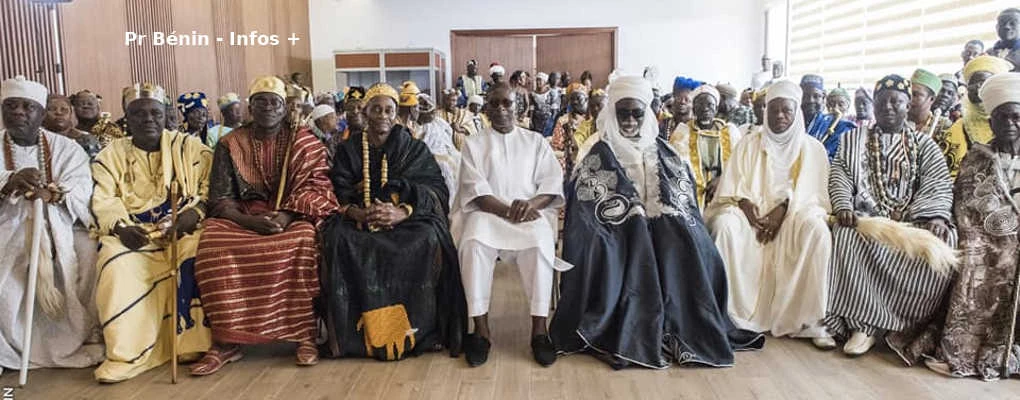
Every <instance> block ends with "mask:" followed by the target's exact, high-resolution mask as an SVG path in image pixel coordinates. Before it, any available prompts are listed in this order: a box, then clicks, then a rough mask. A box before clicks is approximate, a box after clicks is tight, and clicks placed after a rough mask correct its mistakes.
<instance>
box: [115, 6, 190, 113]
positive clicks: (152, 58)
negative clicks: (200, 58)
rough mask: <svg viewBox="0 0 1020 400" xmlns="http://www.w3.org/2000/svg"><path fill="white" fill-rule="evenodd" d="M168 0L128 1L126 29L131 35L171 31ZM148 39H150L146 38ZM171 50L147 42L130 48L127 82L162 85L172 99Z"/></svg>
mask: <svg viewBox="0 0 1020 400" xmlns="http://www.w3.org/2000/svg"><path fill="white" fill-rule="evenodd" d="M172 14H173V12H172V11H171V9H170V0H129V1H128V2H127V15H128V18H127V28H128V30H131V31H134V32H139V33H141V32H164V33H170V32H173V31H175V29H174V25H173V15H172ZM150 39H151V37H150ZM175 53H176V52H175V47H173V46H167V45H161V46H155V45H153V41H151V40H148V41H145V42H144V43H142V44H141V45H140V46H130V47H129V48H128V54H129V56H130V60H131V80H132V81H134V82H152V83H155V84H157V85H160V86H162V87H163V88H164V89H166V91H167V95H168V96H170V97H171V98H176V94H177V93H179V92H180V91H179V90H178V88H177V67H176V66H177V62H176V54H175Z"/></svg>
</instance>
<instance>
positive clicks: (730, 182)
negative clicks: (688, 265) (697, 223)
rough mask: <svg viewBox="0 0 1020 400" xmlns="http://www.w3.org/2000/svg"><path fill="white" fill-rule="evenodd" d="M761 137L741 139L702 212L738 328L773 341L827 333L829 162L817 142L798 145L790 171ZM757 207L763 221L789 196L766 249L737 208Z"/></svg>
mask: <svg viewBox="0 0 1020 400" xmlns="http://www.w3.org/2000/svg"><path fill="white" fill-rule="evenodd" d="M763 135H765V133H764V132H762V131H758V132H755V133H752V134H750V135H748V136H747V137H745V138H744V140H742V141H741V142H740V143H739V144H738V145H737V147H736V149H734V152H733V154H732V156H731V158H730V160H729V162H728V163H727V165H726V168H725V169H724V171H723V175H722V176H721V181H720V182H719V188H718V190H717V192H716V199H715V200H714V201H713V202H712V204H711V205H710V206H709V207H708V208H707V209H706V211H705V217H706V218H705V219H706V220H708V221H709V229H710V230H711V232H712V235H713V237H714V239H715V243H716V246H717V247H718V248H719V253H720V254H721V255H722V258H723V261H724V263H725V264H726V274H727V277H728V279H729V313H730V316H731V317H732V318H733V321H734V322H735V323H736V325H737V326H738V327H740V328H742V329H748V330H753V331H757V332H765V331H771V332H772V335H773V336H785V335H792V336H798V337H820V336H825V331H824V329H823V328H822V327H821V325H820V322H821V320H822V319H823V318H824V317H825V310H826V299H827V296H828V276H827V271H828V265H829V258H830V256H831V253H832V238H831V236H830V233H829V228H828V225H827V223H826V219H827V217H828V214H829V212H830V209H831V206H830V203H829V192H828V170H829V162H828V158H827V153H826V151H825V148H824V147H823V146H822V145H821V143H819V142H818V141H815V140H800V143H801V144H800V146H799V152H800V155H799V157H798V159H797V160H796V161H794V162H793V164H792V165H791V166H789V167H786V168H784V167H782V166H779V165H776V164H773V163H770V162H769V160H767V157H766V153H765V146H764V143H763V141H764V140H765V139H764V137H763ZM740 199H747V200H750V201H751V202H752V203H753V204H754V205H756V206H757V207H758V214H759V216H765V215H766V214H767V213H768V212H769V211H771V210H772V209H773V208H775V207H776V206H777V205H779V204H780V203H782V202H783V200H785V199H789V200H790V203H789V206H788V208H787V213H786V219H785V220H784V222H783V225H782V227H781V228H780V229H779V232H778V234H777V235H776V238H775V239H774V240H773V241H772V242H770V243H768V244H765V245H762V244H761V243H759V242H758V240H757V239H756V236H755V230H754V229H753V228H751V225H750V223H749V222H748V220H747V217H746V216H745V215H744V213H743V212H742V211H741V210H740V208H739V207H738V206H737V201H739V200H740Z"/></svg>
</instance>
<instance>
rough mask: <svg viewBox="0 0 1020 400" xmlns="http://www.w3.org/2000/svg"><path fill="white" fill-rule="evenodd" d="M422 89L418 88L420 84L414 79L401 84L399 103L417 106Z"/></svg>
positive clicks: (406, 105) (405, 105)
mask: <svg viewBox="0 0 1020 400" xmlns="http://www.w3.org/2000/svg"><path fill="white" fill-rule="evenodd" d="M420 93H421V90H419V89H418V85H417V84H415V83H414V82H412V81H406V82H404V84H403V85H401V89H400V100H399V101H398V102H397V104H399V105H401V106H404V107H416V106H418V94H420Z"/></svg>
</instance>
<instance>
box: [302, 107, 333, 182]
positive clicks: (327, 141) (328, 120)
mask: <svg viewBox="0 0 1020 400" xmlns="http://www.w3.org/2000/svg"><path fill="white" fill-rule="evenodd" d="M308 120H309V121H311V123H310V124H309V125H311V127H312V134H314V135H315V137H316V138H318V139H319V141H321V142H322V145H323V146H326V164H327V165H329V166H330V167H332V166H333V155H334V154H336V146H337V144H338V143H340V138H341V134H340V125H339V122H340V117H339V116H338V115H337V114H336V109H335V108H333V106H331V105H328V104H319V105H317V106H315V108H314V109H312V113H311V114H309V115H308Z"/></svg>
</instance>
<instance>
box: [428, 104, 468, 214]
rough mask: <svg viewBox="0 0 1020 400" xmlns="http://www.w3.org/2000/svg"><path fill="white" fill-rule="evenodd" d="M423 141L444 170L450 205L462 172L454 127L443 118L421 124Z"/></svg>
mask: <svg viewBox="0 0 1020 400" xmlns="http://www.w3.org/2000/svg"><path fill="white" fill-rule="evenodd" d="M421 130H422V135H421V141H422V142H424V143H425V145H426V146H428V148H429V151H431V152H432V156H433V157H435V158H436V162H437V163H439V169H440V170H442V171H443V180H445V181H446V187H447V189H449V190H450V205H452V204H453V199H454V197H456V194H457V176H458V175H459V174H460V151H458V150H457V147H456V146H454V145H453V128H451V127H450V124H449V123H447V122H446V121H444V120H443V119H441V118H436V119H434V120H432V122H429V123H427V124H424V125H422V126H421Z"/></svg>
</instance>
